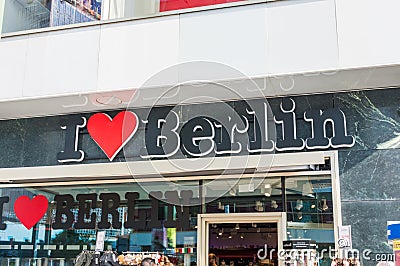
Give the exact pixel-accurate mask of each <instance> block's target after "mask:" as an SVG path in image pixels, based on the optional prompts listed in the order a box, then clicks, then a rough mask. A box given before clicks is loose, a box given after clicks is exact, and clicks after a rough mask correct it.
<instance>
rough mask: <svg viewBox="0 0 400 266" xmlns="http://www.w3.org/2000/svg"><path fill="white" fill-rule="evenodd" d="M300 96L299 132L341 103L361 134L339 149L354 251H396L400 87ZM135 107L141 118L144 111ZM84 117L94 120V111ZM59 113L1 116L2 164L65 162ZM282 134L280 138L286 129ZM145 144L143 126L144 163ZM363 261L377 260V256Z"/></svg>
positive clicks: (185, 111)
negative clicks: (309, 118)
mask: <svg viewBox="0 0 400 266" xmlns="http://www.w3.org/2000/svg"><path fill="white" fill-rule="evenodd" d="M293 99H294V100H295V102H296V116H297V118H298V119H297V126H298V134H297V135H298V137H302V138H307V137H309V136H310V132H311V130H310V125H309V123H307V122H306V121H304V120H303V113H304V111H306V110H309V109H327V108H332V107H339V108H341V109H342V111H343V112H344V113H345V114H346V118H347V129H348V133H349V134H351V135H353V136H354V137H355V139H356V144H355V146H354V147H352V148H347V149H341V150H340V151H339V161H340V165H339V167H340V183H341V197H342V198H341V200H342V214H343V224H344V225H352V226H353V227H352V230H353V247H354V248H357V249H360V250H363V249H366V248H368V249H371V251H372V252H373V253H387V252H389V253H390V252H391V247H390V246H389V245H388V244H387V239H386V223H387V221H390V220H400V212H399V210H400V189H399V187H400V171H399V168H398V167H399V164H398V162H399V161H400V150H399V148H400V116H399V113H400V111H399V110H400V105H399V103H400V89H382V90H371V91H362V92H351V93H337V94H324V95H310V96H296V97H293ZM268 101H269V103H270V106H271V109H272V111H273V112H275V111H277V110H279V104H280V103H281V101H282V99H279V98H276V99H269V100H268ZM230 104H232V105H234V104H235V103H230ZM204 109H207V112H210V113H213V114H217V115H218V114H225V113H224V110H221V106H219V105H218V104H207V105H192V106H183V107H175V111H176V112H177V113H178V114H179V115H180V117H181V120H182V121H185V120H187V119H188V117H189V116H190V114H196V113H199V112H201V111H202V110H203V111H204ZM135 112H136V113H137V114H138V115H139V117H141V113H142V112H144V110H135ZM115 113H116V112H111V113H109V114H110V115H111V116H113V115H114V114H115ZM84 115H85V116H86V117H90V115H91V114H84ZM60 118H61V117H42V118H31V119H19V120H8V121H0V146H1V147H2V148H1V149H0V167H3V168H4V167H29V166H39V165H58V164H59V163H58V162H57V158H56V155H57V153H58V152H59V151H61V150H62V149H63V145H64V132H63V130H61V129H60V125H59V121H60ZM277 137H278V138H279V137H280V129H279V127H278V128H277ZM79 142H80V146H81V147H80V148H81V149H83V150H84V151H85V153H86V157H85V160H84V162H82V163H95V162H109V161H108V159H107V158H106V156H105V155H104V153H103V152H102V151H101V149H100V148H99V147H98V146H97V145H96V143H94V141H93V140H92V139H91V138H90V136H89V135H88V133H87V131H86V129H84V130H82V132H81V134H80V140H79ZM143 143H144V125H143V124H141V126H140V128H139V130H138V132H137V133H136V135H135V137H134V138H133V139H132V140H131V141H130V142H129V143H128V145H127V147H126V149H125V151H126V154H127V156H128V157H129V158H130V160H142V159H141V158H140V157H139V152H140V149H141V148H142V147H143ZM123 160H125V157H124V154H123V153H122V152H121V153H120V154H119V155H118V156H117V157H116V159H115V160H114V161H123ZM364 263H365V264H366V265H376V262H373V261H364Z"/></svg>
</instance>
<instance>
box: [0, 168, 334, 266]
mask: <svg viewBox="0 0 400 266" xmlns="http://www.w3.org/2000/svg"><path fill="white" fill-rule="evenodd" d="M245 175H246V177H245V178H239V179H234V178H231V179H229V178H224V179H223V178H217V179H213V180H193V181H177V182H153V183H141V184H140V185H139V184H138V183H133V182H125V183H120V184H107V181H104V183H103V184H94V185H65V186H51V185H50V186H42V187H23V188H22V187H21V188H1V189H0V207H1V206H2V207H3V208H2V210H3V213H2V223H4V224H6V226H7V228H6V230H0V263H1V265H3V263H4V264H6V265H15V266H22V265H28V264H32V261H35V260H37V261H41V262H40V263H42V264H43V263H47V264H48V263H50V264H51V265H54V266H72V265H74V259H75V258H76V256H77V255H78V254H79V253H80V252H81V251H82V250H88V251H93V250H94V249H95V248H96V240H97V239H98V233H99V232H103V233H104V234H105V238H104V250H112V251H114V252H118V254H119V255H121V254H126V253H123V252H130V253H132V254H137V253H146V254H154V253H157V254H163V255H164V256H165V257H168V259H169V260H170V261H171V262H174V265H190V263H192V262H193V263H194V262H195V261H196V259H197V250H196V247H197V240H198V239H199V237H205V236H197V226H198V223H197V219H198V214H207V215H208V214H215V215H220V214H223V215H225V214H233V213H238V214H240V213H249V217H251V215H252V214H251V213H253V214H255V213H268V212H275V213H276V212H278V213H281V212H284V213H286V216H287V231H286V232H285V233H287V239H288V240H295V239H312V240H314V241H316V242H317V244H318V249H319V250H322V249H325V248H329V246H331V247H334V228H335V227H334V215H333V213H334V205H333V201H332V182H331V176H330V175H318V176H294V177H286V176H284V175H283V176H276V177H265V176H262V177H260V176H258V177H255V176H252V175H251V174H245ZM99 182H100V181H99ZM185 193H186V194H185ZM23 196H27V198H28V199H29V200H31V199H35V198H37V197H39V196H41V197H45V201H46V206H47V204H48V207H47V209H46V211H45V212H44V213H43V215H42V216H40V217H39V222H38V223H37V224H36V225H34V226H33V228H31V229H27V226H26V222H27V221H26V220H24V217H22V218H21V215H18V211H21V209H20V210H18V206H17V205H18V204H17V203H16V202H17V201H19V200H20V199H21V197H23ZM5 198H7V199H8V202H7V201H4V199H5ZM1 200H3V204H2V203H1V202H2V201H1ZM29 200H28V202H29ZM32 201H33V200H31V203H25V204H27V205H24V208H25V209H26V208H30V207H32V206H31V205H29V204H32ZM4 202H5V203H4ZM1 204H2V205H1ZM33 207H34V208H36V207H37V206H36V207H35V206H33ZM30 215H31V216H35V214H30ZM267 215H268V214H267ZM25 218H26V217H25ZM28 220H29V219H28ZM28 222H29V221H28ZM34 223H36V221H34ZM262 224H263V223H262V222H261V223H259V222H258V223H251V221H250V222H249V221H246V222H242V223H240V222H239V223H237V222H235V223H226V222H224V221H223V220H221V221H219V222H218V223H216V224H213V225H212V226H211V229H210V236H209V237H214V238H215V239H213V241H214V242H215V243H214V242H212V243H214V244H212V243H211V244H212V246H213V252H214V253H218V254H217V257H218V259H223V258H225V259H226V260H231V261H240V260H241V259H243V260H248V261H250V260H252V261H256V260H258V259H257V258H255V259H254V258H253V259H252V256H253V255H254V254H253V253H254V250H255V249H257V248H259V246H257V247H255V246H254V245H253V247H251V245H252V244H251V243H250V242H249V243H248V247H246V250H247V251H248V254H247V253H246V252H244V253H243V252H242V253H241V255H240V256H239V255H237V254H236V255H237V256H236V257H235V256H234V252H233V250H234V249H235V248H237V247H236V246H238V245H236V244H234V245H232V243H231V242H232V241H233V240H235V241H236V240H237V241H238V243H239V242H240V243H242V242H243V241H245V240H246V239H247V240H250V239H253V238H254V239H255V240H254V241H256V240H257V241H259V242H260V243H262V242H263V241H269V240H271V241H272V240H274V241H275V242H276V241H278V242H279V241H283V240H282V239H279V238H277V232H276V228H277V224H274V225H273V226H272V227H271V225H270V224H266V225H265V226H264V227H265V228H264V227H263V226H262ZM0 226H1V222H0ZM274 230H275V231H274ZM246 234H249V235H248V236H246ZM222 236H223V237H222ZM256 236H257V237H259V239H258V238H257V237H256ZM252 237H253V238H252ZM273 237H275V238H273ZM247 240H246V241H247ZM221 241H222V242H221ZM224 241H225V242H224ZM254 241H253V242H254ZM275 242H273V243H275ZM254 243H255V242H254ZM254 243H253V244H254ZM257 243H258V242H257ZM268 243H269V242H268ZM271 243H272V242H271ZM271 243H269V244H271ZM260 245H261V244H260ZM220 246H224V247H225V246H226V247H229V248H230V249H232V252H233V253H232V254H228V253H229V252H225V253H224V252H222V251H221V248H220ZM269 247H276V243H275V244H274V245H272V244H271V245H270V246H269ZM250 251H251V252H250ZM130 253H129V254H130ZM250 253H251V254H253V255H252V256H250V255H249V254H250ZM224 256H225V257H224ZM253 257H254V256H253ZM274 259H275V258H274ZM275 262H276V261H275ZM320 262H321V263H322V265H324V259H323V258H322V260H321V261H320ZM271 263H272V261H271ZM326 263H329V260H326ZM122 265H124V264H123V261H122ZM39 266H40V265H39Z"/></svg>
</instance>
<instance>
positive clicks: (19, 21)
mask: <svg viewBox="0 0 400 266" xmlns="http://www.w3.org/2000/svg"><path fill="white" fill-rule="evenodd" d="M238 1H243V0H117V1H115V0H5V9H4V18H3V28H2V33H12V32H17V31H24V30H33V29H40V28H47V27H55V26H64V25H70V24H77V23H86V22H91V21H98V20H109V19H123V18H139V17H145V16H153V15H156V14H159V13H162V12H166V11H172V10H182V9H187V8H196V7H202V6H210V5H217V4H224V3H230V2H238ZM103 14H105V15H103Z"/></svg>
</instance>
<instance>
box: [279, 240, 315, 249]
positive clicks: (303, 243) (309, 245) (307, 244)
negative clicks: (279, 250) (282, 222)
mask: <svg viewBox="0 0 400 266" xmlns="http://www.w3.org/2000/svg"><path fill="white" fill-rule="evenodd" d="M317 247H318V246H317V243H316V242H315V241H313V240H311V239H296V240H288V241H283V249H286V250H290V249H317Z"/></svg>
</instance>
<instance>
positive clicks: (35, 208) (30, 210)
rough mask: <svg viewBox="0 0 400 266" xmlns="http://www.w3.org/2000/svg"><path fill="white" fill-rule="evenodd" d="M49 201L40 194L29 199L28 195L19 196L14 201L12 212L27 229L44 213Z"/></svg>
mask: <svg viewBox="0 0 400 266" xmlns="http://www.w3.org/2000/svg"><path fill="white" fill-rule="evenodd" d="M48 206H49V202H48V201H47V198H46V197H45V196H42V195H38V196H35V197H34V198H33V199H30V198H29V197H28V196H21V197H19V198H18V199H17V200H16V201H15V203H14V212H15V215H16V216H17V217H18V219H19V220H20V221H21V223H22V224H23V225H24V226H25V227H26V228H27V229H28V230H29V229H31V228H32V227H33V226H34V225H35V224H37V222H39V221H40V219H42V218H43V216H44V215H45V214H46V211H47V208H48Z"/></svg>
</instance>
